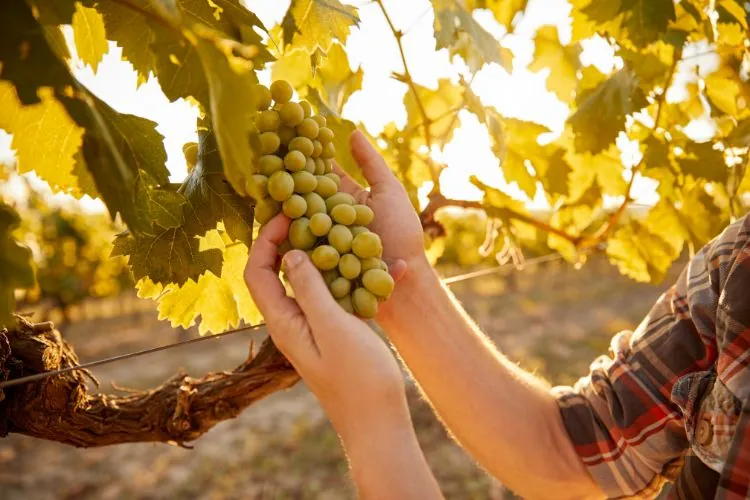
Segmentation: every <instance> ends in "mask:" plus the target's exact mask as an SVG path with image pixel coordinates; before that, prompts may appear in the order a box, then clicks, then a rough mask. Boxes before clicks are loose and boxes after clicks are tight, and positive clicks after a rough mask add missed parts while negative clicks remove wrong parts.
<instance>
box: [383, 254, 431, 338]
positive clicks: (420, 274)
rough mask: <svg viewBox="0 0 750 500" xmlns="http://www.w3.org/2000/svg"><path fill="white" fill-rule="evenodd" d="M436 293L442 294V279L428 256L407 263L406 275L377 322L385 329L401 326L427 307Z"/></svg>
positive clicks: (422, 255) (420, 256)
mask: <svg viewBox="0 0 750 500" xmlns="http://www.w3.org/2000/svg"><path fill="white" fill-rule="evenodd" d="M436 293H442V286H441V284H440V278H439V277H438V275H437V273H436V272H435V270H434V269H433V267H432V265H431V264H430V262H429V261H428V260H427V256H426V255H424V254H420V255H419V256H418V257H415V258H413V259H410V260H409V261H407V270H406V274H405V275H404V277H403V278H402V279H400V280H399V281H398V283H396V286H395V288H394V290H393V294H392V295H391V297H390V299H388V301H387V302H385V303H384V304H382V306H381V307H380V309H379V311H378V316H377V321H378V323H379V324H380V325H381V326H382V327H383V328H385V329H386V330H388V329H389V327H391V326H396V325H398V324H401V323H402V322H403V321H404V320H406V319H409V318H414V317H416V315H417V313H418V311H417V310H416V309H415V307H417V306H425V305H427V304H426V303H427V302H429V301H430V300H431V297H432V296H434V295H435V294H436Z"/></svg>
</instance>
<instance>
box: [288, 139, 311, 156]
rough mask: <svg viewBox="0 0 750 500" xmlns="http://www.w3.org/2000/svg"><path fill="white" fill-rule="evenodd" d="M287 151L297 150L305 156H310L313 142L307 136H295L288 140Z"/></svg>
mask: <svg viewBox="0 0 750 500" xmlns="http://www.w3.org/2000/svg"><path fill="white" fill-rule="evenodd" d="M289 151H299V152H301V153H302V154H303V155H305V156H310V155H311V154H312V152H313V143H312V141H311V140H310V139H308V138H307V137H299V136H297V137H295V138H294V139H292V140H291V141H290V142H289Z"/></svg>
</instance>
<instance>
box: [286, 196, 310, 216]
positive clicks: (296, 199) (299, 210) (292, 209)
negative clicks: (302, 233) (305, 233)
mask: <svg viewBox="0 0 750 500" xmlns="http://www.w3.org/2000/svg"><path fill="white" fill-rule="evenodd" d="M281 209H282V210H283V211H284V213H285V214H286V216H287V217H289V218H290V219H298V218H300V217H302V216H303V215H305V212H307V202H305V199H304V198H303V197H301V196H300V195H298V194H293V195H292V196H290V197H289V198H287V200H286V201H285V202H284V203H283V204H282V205H281Z"/></svg>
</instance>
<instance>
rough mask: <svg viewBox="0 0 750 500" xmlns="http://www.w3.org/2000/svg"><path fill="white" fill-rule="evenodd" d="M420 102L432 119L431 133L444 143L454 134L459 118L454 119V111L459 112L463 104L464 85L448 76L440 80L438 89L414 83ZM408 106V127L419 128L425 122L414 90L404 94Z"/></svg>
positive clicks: (438, 141)
mask: <svg viewBox="0 0 750 500" xmlns="http://www.w3.org/2000/svg"><path fill="white" fill-rule="evenodd" d="M414 88H415V89H416V92H417V94H418V95H419V102H421V103H422V105H423V106H424V111H425V113H426V114H427V117H428V118H429V119H430V121H431V124H430V133H431V134H432V136H433V137H434V138H435V139H437V144H440V145H443V144H446V143H447V142H449V141H450V139H451V137H452V136H453V130H454V129H455V127H456V125H457V123H458V120H454V119H453V114H454V113H452V111H455V112H456V113H458V110H459V109H460V108H461V107H462V105H463V87H461V86H458V85H456V84H454V83H452V82H451V81H450V80H448V79H447V78H443V79H440V80H438V87H437V89H434V90H433V89H430V88H428V87H423V86H421V85H417V84H415V85H414ZM404 106H405V107H406V117H407V125H406V126H407V127H413V128H417V127H420V126H421V125H422V124H423V123H424V118H423V117H422V113H421V110H420V108H419V104H418V101H417V99H416V98H415V96H414V93H413V92H412V91H409V92H407V93H406V95H404Z"/></svg>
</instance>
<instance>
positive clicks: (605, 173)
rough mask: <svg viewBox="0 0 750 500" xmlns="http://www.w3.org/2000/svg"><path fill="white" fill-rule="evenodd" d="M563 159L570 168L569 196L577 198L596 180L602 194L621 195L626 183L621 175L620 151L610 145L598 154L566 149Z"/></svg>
mask: <svg viewBox="0 0 750 500" xmlns="http://www.w3.org/2000/svg"><path fill="white" fill-rule="evenodd" d="M565 159H566V161H567V162H568V164H569V165H570V166H571V168H572V170H573V171H572V172H571V174H570V176H569V182H570V185H569V187H570V191H571V194H570V196H571V197H572V198H574V199H575V198H577V197H578V196H580V193H582V192H583V191H584V190H586V189H587V188H588V187H589V186H590V185H591V184H592V183H594V182H596V184H598V186H599V187H600V189H601V191H602V192H603V193H604V194H608V195H611V196H621V195H623V194H625V191H626V188H627V183H626V182H625V179H623V177H622V173H623V165H622V161H621V159H620V152H619V150H618V149H617V147H616V146H614V145H612V146H610V147H609V148H608V149H607V150H605V151H603V152H601V153H599V154H595V155H593V154H591V153H576V152H574V151H573V150H572V149H568V150H567V151H566V155H565Z"/></svg>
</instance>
